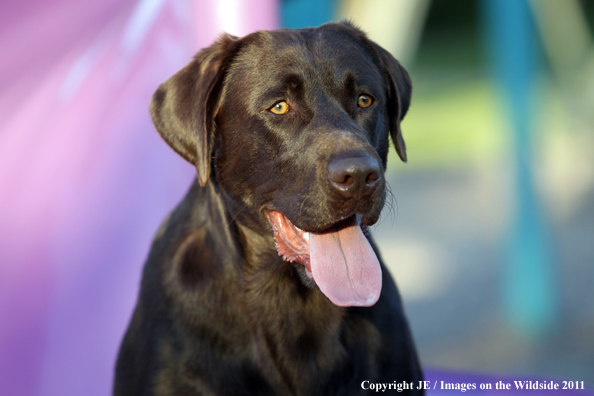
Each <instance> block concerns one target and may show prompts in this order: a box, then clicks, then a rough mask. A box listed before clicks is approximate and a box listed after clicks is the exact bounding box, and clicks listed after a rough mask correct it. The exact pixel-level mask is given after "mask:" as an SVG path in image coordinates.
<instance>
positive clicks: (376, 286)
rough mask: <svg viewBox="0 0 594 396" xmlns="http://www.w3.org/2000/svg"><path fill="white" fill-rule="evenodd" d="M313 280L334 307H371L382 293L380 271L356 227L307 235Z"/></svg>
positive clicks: (364, 239) (373, 253) (377, 263)
mask: <svg viewBox="0 0 594 396" xmlns="http://www.w3.org/2000/svg"><path fill="white" fill-rule="evenodd" d="M309 257H310V262H311V272H312V274H313V278H314V280H315V282H316V284H317V285H318V287H319V288H320V290H321V291H322V293H324V294H325V295H326V297H328V298H329V299H330V301H332V302H333V303H334V304H335V305H338V306H341V307H348V306H364V307H368V306H371V305H373V304H375V303H376V302H377V300H378V298H379V295H380V292H381V291H382V269H381V267H380V264H379V261H378V259H377V256H376V255H375V252H374V251H373V249H372V248H371V245H370V244H369V242H368V241H367V238H365V235H363V232H362V231H361V227H360V226H359V225H350V226H348V227H346V228H343V229H341V230H339V231H330V232H324V233H319V234H317V233H310V234H309Z"/></svg>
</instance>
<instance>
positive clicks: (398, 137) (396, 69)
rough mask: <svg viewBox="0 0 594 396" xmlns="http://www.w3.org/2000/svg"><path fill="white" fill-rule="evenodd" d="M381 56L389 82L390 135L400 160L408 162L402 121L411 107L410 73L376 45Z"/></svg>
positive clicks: (382, 65)
mask: <svg viewBox="0 0 594 396" xmlns="http://www.w3.org/2000/svg"><path fill="white" fill-rule="evenodd" d="M374 47H375V50H376V52H377V54H378V55H379V58H380V61H381V63H382V64H381V67H382V69H383V71H384V73H385V74H387V78H388V80H389V84H390V89H389V95H388V116H389V118H390V135H392V140H393V141H394V144H395V145H396V152H397V153H398V155H399V156H400V159H401V160H402V161H404V162H406V145H405V144H404V138H403V137H402V130H401V129H400V121H402V119H403V118H404V116H405V115H406V112H407V111H408V107H409V106H410V97H411V94H412V84H411V81H410V77H409V75H408V72H407V71H406V70H405V69H404V67H402V65H401V64H400V63H398V61H397V60H396V59H395V58H394V57H393V56H392V55H391V54H390V53H389V52H388V51H386V50H385V49H383V48H382V47H380V46H379V45H377V44H375V43H374Z"/></svg>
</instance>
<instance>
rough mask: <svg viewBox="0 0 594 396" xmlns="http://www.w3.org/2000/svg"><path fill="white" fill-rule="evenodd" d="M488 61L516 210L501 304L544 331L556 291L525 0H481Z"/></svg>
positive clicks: (528, 326) (522, 327) (530, 327)
mask: <svg viewBox="0 0 594 396" xmlns="http://www.w3.org/2000/svg"><path fill="white" fill-rule="evenodd" d="M482 5H483V7H482V11H483V16H484V22H485V28H486V34H487V35H486V36H487V37H486V38H487V44H488V47H489V50H490V55H491V66H492V70H493V72H494V74H495V77H496V80H497V82H498V83H499V86H500V88H501V91H502V94H503V97H504V98H505V101H506V107H505V110H507V112H508V115H509V117H510V121H511V126H512V129H513V137H512V142H513V153H512V157H511V159H512V160H513V168H514V171H515V185H514V187H515V188H514V191H515V209H514V216H513V219H512V224H511V229H510V231H509V234H508V238H509V239H508V241H507V246H506V263H505V264H506V266H505V272H504V280H503V293H504V299H503V304H504V307H505V310H506V314H507V317H508V319H509V321H510V323H511V324H512V326H513V327H514V328H515V329H516V330H519V331H520V332H522V333H524V334H526V335H528V336H533V335H541V334H545V333H547V332H549V331H550V330H551V329H552V326H553V325H554V321H555V316H556V311H557V296H556V294H557V293H556V288H555V282H554V274H553V263H552V259H551V251H552V246H551V241H550V235H549V233H548V227H547V224H546V219H545V217H544V216H543V211H542V209H541V207H540V200H539V197H538V194H537V192H536V188H535V183H534V177H533V171H532V166H533V155H532V154H533V136H532V135H533V133H532V132H533V113H534V86H535V75H536V69H537V60H538V54H537V48H538V41H537V40H536V38H537V37H536V29H535V26H534V21H533V19H532V15H531V12H530V7H529V5H528V3H527V1H526V0H483V2H482Z"/></svg>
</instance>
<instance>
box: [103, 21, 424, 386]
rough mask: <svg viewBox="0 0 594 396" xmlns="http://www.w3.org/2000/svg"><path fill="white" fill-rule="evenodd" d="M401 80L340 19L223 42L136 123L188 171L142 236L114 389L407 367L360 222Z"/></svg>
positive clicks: (400, 146) (377, 190)
mask: <svg viewBox="0 0 594 396" xmlns="http://www.w3.org/2000/svg"><path fill="white" fill-rule="evenodd" d="M410 95H411V83H410V79H409V77H408V74H407V72H406V71H405V70H404V68H402V66H401V65H400V64H399V63H398V62H397V61H396V59H394V58H393V57H392V56H391V55H390V54H389V53H388V52H387V51H385V50H384V49H382V48H381V47H379V46H378V45H377V44H375V43H373V42H372V41H370V40H369V39H368V38H367V37H366V36H365V34H364V33H362V32H361V31H360V30H359V29H357V28H356V27H354V26H353V25H351V24H349V23H329V24H326V25H323V26H320V27H318V28H307V29H300V30H289V29H281V30H277V31H260V32H256V33H253V34H250V35H248V36H245V37H243V38H236V37H233V36H229V35H223V36H222V37H221V38H220V39H219V40H218V41H217V42H216V43H214V44H213V45H212V46H211V47H209V48H206V49H203V50H202V51H200V52H199V53H198V54H197V56H196V57H195V58H194V60H193V61H192V62H190V63H189V64H188V65H187V66H186V67H184V68H183V69H182V70H180V71H179V72H178V73H177V74H175V75H174V76H173V77H171V78H170V79H169V80H167V81H166V82H165V83H163V84H162V85H161V86H160V87H159V89H158V90H157V91H156V93H155V94H154V96H153V98H152V101H151V115H152V118H153V121H154V124H155V126H156V128H157V130H158V132H159V133H160V135H161V136H162V137H163V139H164V140H165V141H166V142H167V143H168V144H169V145H170V146H171V147H172V148H173V149H174V150H175V151H176V152H177V153H179V154H180V155H181V156H182V157H183V158H185V159H186V160H188V161H189V162H190V163H192V164H193V165H194V166H195V167H196V170H197V172H198V178H197V181H196V182H194V184H193V186H192V187H191V188H190V191H189V192H188V194H187V195H186V197H185V198H184V200H183V201H182V202H181V203H180V204H179V206H178V207H177V208H176V209H175V210H174V211H173V212H172V213H171V214H170V216H169V217H168V218H167V219H166V220H165V222H164V223H163V225H162V226H161V228H160V230H159V231H158V233H157V235H156V237H155V239H154V241H153V245H152V248H151V251H150V254H149V257H148V260H147V262H146V265H145V267H144V274H143V278H142V285H141V290H140V295H139V297H138V304H137V306H136V309H135V311H134V314H133V317H132V320H131V323H130V325H129V328H128V330H127V333H126V335H125V337H124V340H123V343H122V346H121V349H120V352H119V357H118V361H117V367H116V379H115V385H114V394H115V395H184V396H185V395H359V394H363V393H366V392H369V390H370V388H372V387H374V386H375V385H374V384H378V383H379V384H387V385H388V386H390V384H392V386H396V384H399V385H402V384H403V383H405V382H406V383H407V384H408V385H407V387H409V388H410V387H411V386H410V383H411V382H414V384H415V385H414V387H413V390H412V391H411V392H418V393H422V391H421V390H419V391H417V390H415V389H414V388H416V387H417V385H418V381H420V380H422V372H421V369H420V365H419V361H418V358H417V354H416V351H415V347H414V343H413V339H412V337H411V333H410V330H409V327H408V324H407V321H406V319H405V316H404V312H403V308H402V302H401V299H400V297H399V294H398V291H397V289H396V285H395V284H394V281H393V280H392V278H391V277H390V275H389V273H388V271H387V270H386V268H385V267H384V265H383V264H382V262H381V260H380V258H379V254H378V252H377V249H376V248H375V245H374V243H373V241H372V239H371V237H370V236H369V232H368V230H367V227H368V226H370V225H372V224H374V223H375V222H376V221H377V220H378V218H379V215H380V211H381V210H382V207H383V206H384V201H385V196H386V181H385V178H384V171H385V169H386V158H387V154H388V149H389V136H392V140H393V141H394V143H395V146H396V150H397V152H398V154H399V156H400V158H401V159H402V160H403V161H406V150H405V145H404V140H403V139H402V133H401V131H400V121H401V119H402V117H404V115H405V113H406V111H407V110H408V107H409V102H410Z"/></svg>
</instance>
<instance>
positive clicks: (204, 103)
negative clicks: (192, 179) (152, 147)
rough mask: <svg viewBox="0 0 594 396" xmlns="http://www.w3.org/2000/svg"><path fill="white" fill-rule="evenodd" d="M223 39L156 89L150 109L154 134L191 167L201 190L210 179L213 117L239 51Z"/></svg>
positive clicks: (235, 44) (226, 37)
mask: <svg viewBox="0 0 594 396" xmlns="http://www.w3.org/2000/svg"><path fill="white" fill-rule="evenodd" d="M239 42H240V40H238V39H237V38H236V37H233V36H230V35H223V36H221V38H220V39H219V40H218V41H217V42H216V43H214V44H213V45H212V46H210V47H208V48H205V49H203V50H202V51H200V52H199V53H198V54H197V55H196V56H195V57H194V60H192V61H191V62H190V63H189V64H187V65H186V66H185V67H184V68H183V69H181V70H180V71H178V72H177V73H176V74H174V75H173V77H171V78H170V79H169V80H167V81H165V82H164V83H163V84H161V85H160V86H159V88H158V89H157V91H156V92H155V93H154V95H153V98H152V100H151V105H150V113H151V117H152V119H153V123H154V124H155V127H156V128H157V131H158V132H159V134H160V135H161V137H162V138H163V140H165V142H167V144H169V146H171V148H173V149H174V150H175V151H176V152H177V153H178V154H179V155H181V156H182V157H183V158H185V159H186V160H187V161H189V162H191V163H192V164H194V166H195V167H196V171H197V172H198V181H199V182H200V184H201V185H202V186H204V185H206V183H207V182H208V180H209V179H210V172H211V161H212V152H213V145H214V133H215V122H214V119H215V116H216V112H217V110H218V104H219V99H220V92H221V88H222V83H223V79H224V76H225V71H226V69H227V67H228V65H229V63H230V62H231V60H232V59H233V56H234V55H235V54H236V53H237V50H238V49H239Z"/></svg>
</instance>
